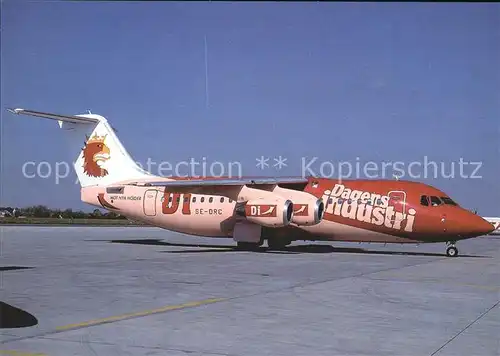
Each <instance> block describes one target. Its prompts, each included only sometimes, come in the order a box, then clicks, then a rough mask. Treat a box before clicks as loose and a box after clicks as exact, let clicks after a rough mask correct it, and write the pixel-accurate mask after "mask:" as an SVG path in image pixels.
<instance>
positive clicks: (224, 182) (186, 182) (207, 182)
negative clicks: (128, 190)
mask: <svg viewBox="0 0 500 356" xmlns="http://www.w3.org/2000/svg"><path fill="white" fill-rule="evenodd" d="M285 183H307V178H303V177H282V178H236V179H217V178H212V179H182V180H169V181H157V182H140V183H131V184H132V185H141V186H148V187H192V186H196V187H200V186H240V185H263V184H285Z"/></svg>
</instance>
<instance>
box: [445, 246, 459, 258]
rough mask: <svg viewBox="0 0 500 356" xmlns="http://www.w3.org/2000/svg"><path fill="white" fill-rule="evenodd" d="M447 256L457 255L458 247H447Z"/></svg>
mask: <svg viewBox="0 0 500 356" xmlns="http://www.w3.org/2000/svg"><path fill="white" fill-rule="evenodd" d="M446 256H448V257H457V256H458V249H457V248H456V247H455V246H450V247H448V248H447V249H446Z"/></svg>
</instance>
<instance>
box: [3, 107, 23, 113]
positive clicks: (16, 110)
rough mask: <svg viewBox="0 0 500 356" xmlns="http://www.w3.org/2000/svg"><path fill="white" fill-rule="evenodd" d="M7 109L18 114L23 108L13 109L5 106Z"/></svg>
mask: <svg viewBox="0 0 500 356" xmlns="http://www.w3.org/2000/svg"><path fill="white" fill-rule="evenodd" d="M7 111H9V112H11V113H13V114H19V113H20V112H21V111H23V109H19V108H16V109H13V108H7Z"/></svg>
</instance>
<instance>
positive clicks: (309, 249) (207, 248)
mask: <svg viewBox="0 0 500 356" xmlns="http://www.w3.org/2000/svg"><path fill="white" fill-rule="evenodd" d="M93 241H96V240H93ZM99 241H103V240H99ZM104 241H107V242H110V243H119V244H136V245H152V246H165V247H197V248H199V249H196V250H174V251H162V252H164V253H203V252H241V251H242V250H240V249H238V248H237V247H236V246H227V245H208V244H186V243H174V242H166V241H162V240H160V239H135V240H104ZM252 252H254V253H274V254H301V253H357V254H369V255H405V256H426V257H429V256H432V257H445V256H446V255H445V254H444V253H431V252H405V251H388V250H384V251H376V250H365V249H362V248H352V247H334V246H331V245H318V244H316V245H315V244H309V245H292V246H288V247H285V248H283V249H280V250H271V249H269V248H267V247H259V248H258V249H256V250H255V251H252ZM458 257H475V258H487V256H478V255H476V256H473V255H459V256H458Z"/></svg>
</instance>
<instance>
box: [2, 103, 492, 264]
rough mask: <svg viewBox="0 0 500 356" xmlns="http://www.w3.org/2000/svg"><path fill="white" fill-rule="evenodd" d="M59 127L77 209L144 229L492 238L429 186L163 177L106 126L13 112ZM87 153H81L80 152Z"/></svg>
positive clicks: (294, 236)
mask: <svg viewBox="0 0 500 356" xmlns="http://www.w3.org/2000/svg"><path fill="white" fill-rule="evenodd" d="M8 110H9V111H10V112H11V113H14V114H17V115H27V116H35V117H41V118H47V119H52V120H56V121H58V123H59V127H60V129H62V131H63V132H64V134H65V136H66V137H67V138H68V142H69V146H68V147H69V150H71V151H70V152H69V153H70V154H71V158H72V159H75V158H76V161H74V164H73V168H74V170H75V172H76V175H77V177H78V181H79V184H80V187H81V190H80V192H81V200H82V201H83V202H85V203H87V204H90V205H92V206H96V207H99V208H104V209H106V210H108V211H112V212H115V213H118V214H121V215H124V216H126V217H127V218H129V219H133V220H136V221H141V222H143V223H145V224H147V225H150V226H155V227H159V228H163V229H167V230H171V231H176V232H181V233H185V234H190V235H196V236H205V237H217V238H220V237H225V238H232V239H233V240H234V241H235V242H236V244H237V248H238V249H242V250H247V251H255V250H257V249H259V247H260V246H262V245H263V244H264V242H267V245H268V248H269V249H283V248H285V247H286V246H288V245H289V244H291V243H292V242H293V241H298V240H304V241H347V242H358V243H361V242H376V243H384V244H386V243H399V244H407V243H412V244H420V243H446V245H447V249H446V255H447V256H449V257H456V256H457V255H458V249H457V247H456V242H457V241H459V240H464V239H469V238H474V237H478V236H482V235H486V234H488V233H490V232H492V231H493V229H494V228H493V225H492V224H491V223H489V222H487V221H486V220H484V219H483V218H481V217H480V216H478V215H477V214H475V213H473V212H471V211H469V210H467V209H465V208H463V207H461V206H460V205H458V204H457V203H456V202H455V201H453V200H452V199H451V198H450V197H449V196H448V195H447V194H446V193H444V192H443V191H441V190H439V189H436V188H434V187H432V186H430V185H426V184H423V183H420V182H413V181H405V180H399V179H398V180H385V179H383V180H368V179H367V180H364V179H353V180H336V179H327V178H321V177H314V176H310V177H278V178H272V177H249V178H245V177H243V178H231V177H202V178H196V177H186V178H184V177H161V176H157V175H153V174H151V173H150V172H147V171H145V170H143V169H142V168H141V167H139V166H138V165H137V164H136V162H135V161H134V160H133V159H132V157H131V156H130V155H129V153H128V152H127V150H126V149H125V147H124V146H123V145H122V143H121V142H120V140H119V138H118V137H117V135H116V131H115V130H114V129H113V127H112V126H111V125H110V124H109V122H108V120H107V119H106V118H105V117H103V116H101V115H97V114H92V113H88V114H79V115H60V114H53V113H45V112H39V111H33V110H25V109H20V108H17V109H8ZM82 143H83V144H84V145H83V147H82Z"/></svg>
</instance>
